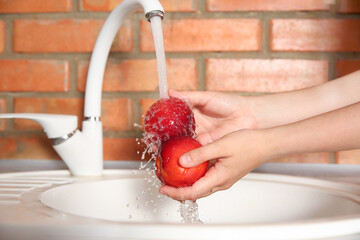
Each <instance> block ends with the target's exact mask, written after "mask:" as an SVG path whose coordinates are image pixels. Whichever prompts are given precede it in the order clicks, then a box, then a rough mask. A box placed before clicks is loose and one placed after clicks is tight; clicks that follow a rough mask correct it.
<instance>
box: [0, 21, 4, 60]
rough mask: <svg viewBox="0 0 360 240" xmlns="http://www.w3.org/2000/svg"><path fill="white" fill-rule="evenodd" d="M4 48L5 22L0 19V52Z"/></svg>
mask: <svg viewBox="0 0 360 240" xmlns="http://www.w3.org/2000/svg"><path fill="white" fill-rule="evenodd" d="M4 49H5V22H4V21H2V20H0V53H2V52H3V51H4Z"/></svg>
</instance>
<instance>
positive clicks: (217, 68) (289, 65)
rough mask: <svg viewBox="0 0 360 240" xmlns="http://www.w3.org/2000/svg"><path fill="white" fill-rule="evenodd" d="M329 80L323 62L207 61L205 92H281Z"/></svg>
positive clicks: (266, 60)
mask: <svg viewBox="0 0 360 240" xmlns="http://www.w3.org/2000/svg"><path fill="white" fill-rule="evenodd" d="M327 80H328V63H327V61H323V60H291V59H275V60H268V59H207V61H206V87H205V88H206V90H211V91H240V92H281V91H290V90H295V89H301V88H306V87H310V86H315V85H318V84H321V83H324V82H326V81H327Z"/></svg>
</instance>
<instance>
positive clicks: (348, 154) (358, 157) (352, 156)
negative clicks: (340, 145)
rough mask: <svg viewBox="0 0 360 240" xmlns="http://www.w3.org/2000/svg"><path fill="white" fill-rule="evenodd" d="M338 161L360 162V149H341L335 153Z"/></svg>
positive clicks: (343, 162) (346, 162) (344, 162)
mask: <svg viewBox="0 0 360 240" xmlns="http://www.w3.org/2000/svg"><path fill="white" fill-rule="evenodd" d="M335 156H336V163H340V164H360V149H355V150H348V151H340V152H337V153H336V154H335Z"/></svg>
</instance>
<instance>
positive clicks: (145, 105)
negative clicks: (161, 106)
mask: <svg viewBox="0 0 360 240" xmlns="http://www.w3.org/2000/svg"><path fill="white" fill-rule="evenodd" d="M155 102H156V99H141V100H140V105H141V117H140V119H139V121H140V124H141V125H143V124H144V121H143V116H145V114H146V111H147V110H148V109H149V108H150V107H151V105H153V104H154V103H155Z"/></svg>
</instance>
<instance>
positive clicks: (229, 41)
mask: <svg viewBox="0 0 360 240" xmlns="http://www.w3.org/2000/svg"><path fill="white" fill-rule="evenodd" d="M163 32H164V45H165V50H166V51H168V52H194V51H200V52H201V51H259V50H260V48H261V46H260V45H261V37H260V34H261V24H260V21H259V20H258V19H176V20H175V19H174V20H166V19H165V20H164V22H163ZM140 38H141V39H140V49H141V51H143V52H149V51H154V43H153V37H152V33H151V27H150V24H149V23H148V22H146V21H142V22H141V31H140Z"/></svg>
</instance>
